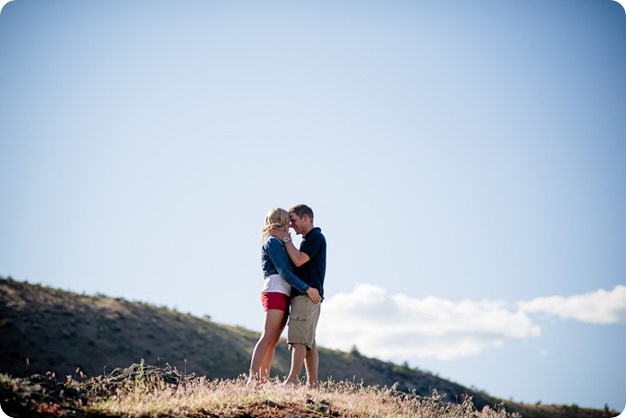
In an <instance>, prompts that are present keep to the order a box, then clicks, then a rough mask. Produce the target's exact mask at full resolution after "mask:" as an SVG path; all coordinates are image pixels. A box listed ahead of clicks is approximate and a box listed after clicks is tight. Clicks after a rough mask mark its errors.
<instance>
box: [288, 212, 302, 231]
mask: <svg viewBox="0 0 626 418" xmlns="http://www.w3.org/2000/svg"><path fill="white" fill-rule="evenodd" d="M289 225H290V226H291V227H292V228H293V230H294V231H296V234H298V235H302V227H303V226H304V220H303V219H302V218H300V217H299V216H298V215H296V214H295V213H293V212H292V213H290V214H289Z"/></svg>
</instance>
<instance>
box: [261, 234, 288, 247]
mask: <svg viewBox="0 0 626 418" xmlns="http://www.w3.org/2000/svg"><path fill="white" fill-rule="evenodd" d="M277 245H283V243H282V242H281V240H279V239H278V238H276V237H273V236H271V235H270V236H269V237H267V238H266V239H265V241H264V242H263V246H264V247H269V246H272V247H275V246H277Z"/></svg>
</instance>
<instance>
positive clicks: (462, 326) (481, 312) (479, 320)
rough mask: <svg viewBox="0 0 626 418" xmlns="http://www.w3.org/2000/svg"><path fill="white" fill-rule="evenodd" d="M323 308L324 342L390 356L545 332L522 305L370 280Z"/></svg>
mask: <svg viewBox="0 0 626 418" xmlns="http://www.w3.org/2000/svg"><path fill="white" fill-rule="evenodd" d="M322 310H323V314H322V319H321V320H320V324H319V329H318V336H319V342H320V344H322V345H324V346H327V347H336V348H339V349H344V350H349V349H350V348H351V347H352V346H353V345H356V346H357V348H358V349H359V351H361V352H362V353H363V354H366V355H370V356H378V357H382V358H386V359H417V358H437V359H441V360H448V359H455V358H460V357H467V356H472V355H475V354H478V353H480V352H482V351H484V350H486V349H488V348H490V347H498V346H500V345H502V344H503V343H504V342H505V341H506V340H507V339H511V338H529V337H537V336H539V335H540V334H541V329H540V327H539V326H537V325H535V324H533V322H532V321H531V319H530V318H529V317H528V316H527V315H526V314H525V313H524V312H523V311H521V310H517V311H512V310H510V309H507V308H506V306H505V304H504V303H502V302H493V301H488V300H483V301H469V300H464V301H460V302H452V301H449V300H446V299H441V298H437V297H432V296H429V297H426V298H423V299H413V298H410V297H408V296H405V295H402V294H395V295H391V294H389V293H387V291H386V290H385V289H382V288H380V287H376V286H371V285H360V286H357V287H356V288H355V289H354V291H353V292H352V293H341V294H338V295H336V296H333V297H331V298H329V299H328V300H326V301H325V302H324V304H323V306H322Z"/></svg>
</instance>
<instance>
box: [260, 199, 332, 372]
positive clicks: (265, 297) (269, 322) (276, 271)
mask: <svg viewBox="0 0 626 418" xmlns="http://www.w3.org/2000/svg"><path fill="white" fill-rule="evenodd" d="M274 228H276V229H282V230H284V231H288V230H289V212H287V211H286V210H284V209H280V208H274V209H271V210H270V211H269V212H268V213H267V215H265V222H264V224H263V227H262V228H261V243H262V248H261V263H262V267H263V275H264V277H265V281H264V282H263V289H262V290H261V302H262V304H263V308H264V310H265V324H264V326H263V333H262V334H261V338H259V341H258V342H257V343H256V346H255V347H254V352H253V353H252V361H251V362H250V377H249V380H248V384H253V383H254V382H256V381H260V382H261V383H265V382H267V381H268V379H269V374H270V368H271V367H272V360H273V359H274V349H275V348H276V345H277V344H278V340H279V339H280V335H281V334H282V332H283V330H284V329H285V324H286V323H287V315H288V312H289V298H290V296H291V290H292V287H293V288H294V289H296V290H297V291H298V292H300V293H302V294H306V295H307V296H308V297H309V298H310V299H311V301H313V303H320V302H321V301H322V298H321V297H320V294H319V292H318V291H317V289H315V288H313V287H311V286H309V285H307V284H306V283H304V282H303V281H302V280H300V279H299V278H298V277H297V276H296V275H295V274H293V272H292V268H291V260H289V257H288V256H287V252H286V251H285V247H284V245H283V242H282V241H280V240H279V239H278V238H275V237H273V236H271V235H270V234H269V231H270V230H271V229H274Z"/></svg>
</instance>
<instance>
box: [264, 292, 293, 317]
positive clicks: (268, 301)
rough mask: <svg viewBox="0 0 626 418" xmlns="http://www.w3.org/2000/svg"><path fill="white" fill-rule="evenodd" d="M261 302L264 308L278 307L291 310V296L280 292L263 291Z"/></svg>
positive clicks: (267, 309) (282, 309) (281, 309)
mask: <svg viewBox="0 0 626 418" xmlns="http://www.w3.org/2000/svg"><path fill="white" fill-rule="evenodd" d="M261 303H262V304H263V309H265V310H266V311H269V310H270V309H278V310H279V311H285V312H287V311H288V310H289V296H287V295H285V294H284V293H279V292H263V293H261Z"/></svg>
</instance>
